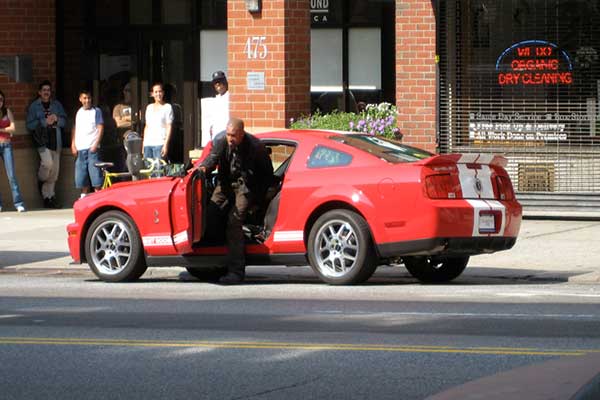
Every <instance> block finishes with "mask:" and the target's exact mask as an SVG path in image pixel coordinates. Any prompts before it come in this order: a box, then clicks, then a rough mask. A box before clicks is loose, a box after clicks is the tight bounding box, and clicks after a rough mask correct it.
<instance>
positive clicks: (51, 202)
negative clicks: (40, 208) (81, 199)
mask: <svg viewBox="0 0 600 400" xmlns="http://www.w3.org/2000/svg"><path fill="white" fill-rule="evenodd" d="M47 200H48V206H46V199H44V207H46V208H57V209H58V208H62V206H61V205H60V204H58V201H56V197H54V196H52V197H50V198H49V199H47Z"/></svg>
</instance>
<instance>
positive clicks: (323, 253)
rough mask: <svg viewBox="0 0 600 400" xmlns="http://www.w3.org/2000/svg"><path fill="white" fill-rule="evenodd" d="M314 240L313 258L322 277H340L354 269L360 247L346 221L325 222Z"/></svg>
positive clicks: (354, 233) (355, 235) (350, 226)
mask: <svg viewBox="0 0 600 400" xmlns="http://www.w3.org/2000/svg"><path fill="white" fill-rule="evenodd" d="M314 240H315V241H314V244H315V246H314V249H315V254H314V256H315V259H316V261H317V264H318V268H319V270H320V271H321V273H322V274H323V275H325V276H328V277H341V276H344V275H346V274H348V273H349V272H350V271H352V269H353V268H355V267H356V264H357V263H356V260H357V258H358V255H359V254H358V253H359V251H360V247H359V245H358V243H359V242H358V237H357V234H356V232H355V231H354V229H353V228H352V225H350V223H348V222H347V221H344V220H341V219H332V220H330V221H327V222H326V223H325V224H324V225H323V226H322V227H321V228H320V229H319V231H318V232H317V234H316V236H315V239H314Z"/></svg>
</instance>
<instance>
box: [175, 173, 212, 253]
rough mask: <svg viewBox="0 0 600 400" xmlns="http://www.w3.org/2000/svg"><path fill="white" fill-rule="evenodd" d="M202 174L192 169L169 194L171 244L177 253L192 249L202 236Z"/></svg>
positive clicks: (187, 251)
mask: <svg viewBox="0 0 600 400" xmlns="http://www.w3.org/2000/svg"><path fill="white" fill-rule="evenodd" d="M204 192H205V190H204V174H203V173H202V171H199V170H194V171H193V172H191V173H189V174H187V175H186V176H185V177H182V178H180V181H179V183H178V184H177V185H175V187H174V189H173V193H172V194H171V220H172V226H173V231H172V235H173V244H174V245H175V248H176V249H177V251H178V252H179V254H186V253H190V252H191V251H192V247H193V245H194V243H196V242H199V241H200V239H201V238H202V233H203V229H204V221H203V209H204V204H203V198H202V194H203V193H204Z"/></svg>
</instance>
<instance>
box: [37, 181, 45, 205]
mask: <svg viewBox="0 0 600 400" xmlns="http://www.w3.org/2000/svg"><path fill="white" fill-rule="evenodd" d="M37 184H38V192H40V196H42V198H44V195H43V194H42V186H44V182H43V181H40V180H39V179H38V181H37ZM44 200H46V199H44Z"/></svg>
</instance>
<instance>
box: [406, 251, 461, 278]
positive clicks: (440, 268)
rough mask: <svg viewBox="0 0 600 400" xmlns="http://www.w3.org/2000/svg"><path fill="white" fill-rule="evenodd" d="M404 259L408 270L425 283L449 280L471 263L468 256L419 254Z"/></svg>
mask: <svg viewBox="0 0 600 400" xmlns="http://www.w3.org/2000/svg"><path fill="white" fill-rule="evenodd" d="M402 260H403V261H404V266H405V267H406V269H407V270H408V272H410V274H411V275H412V276H414V277H415V278H417V279H418V280H420V281H421V282H424V283H443V282H449V281H451V280H452V279H454V278H456V277H458V276H459V275H460V274H462V272H463V271H464V270H465V268H466V267H467V264H468V263H469V257H468V256H464V257H442V256H418V257H404V258H403V259H402Z"/></svg>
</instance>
